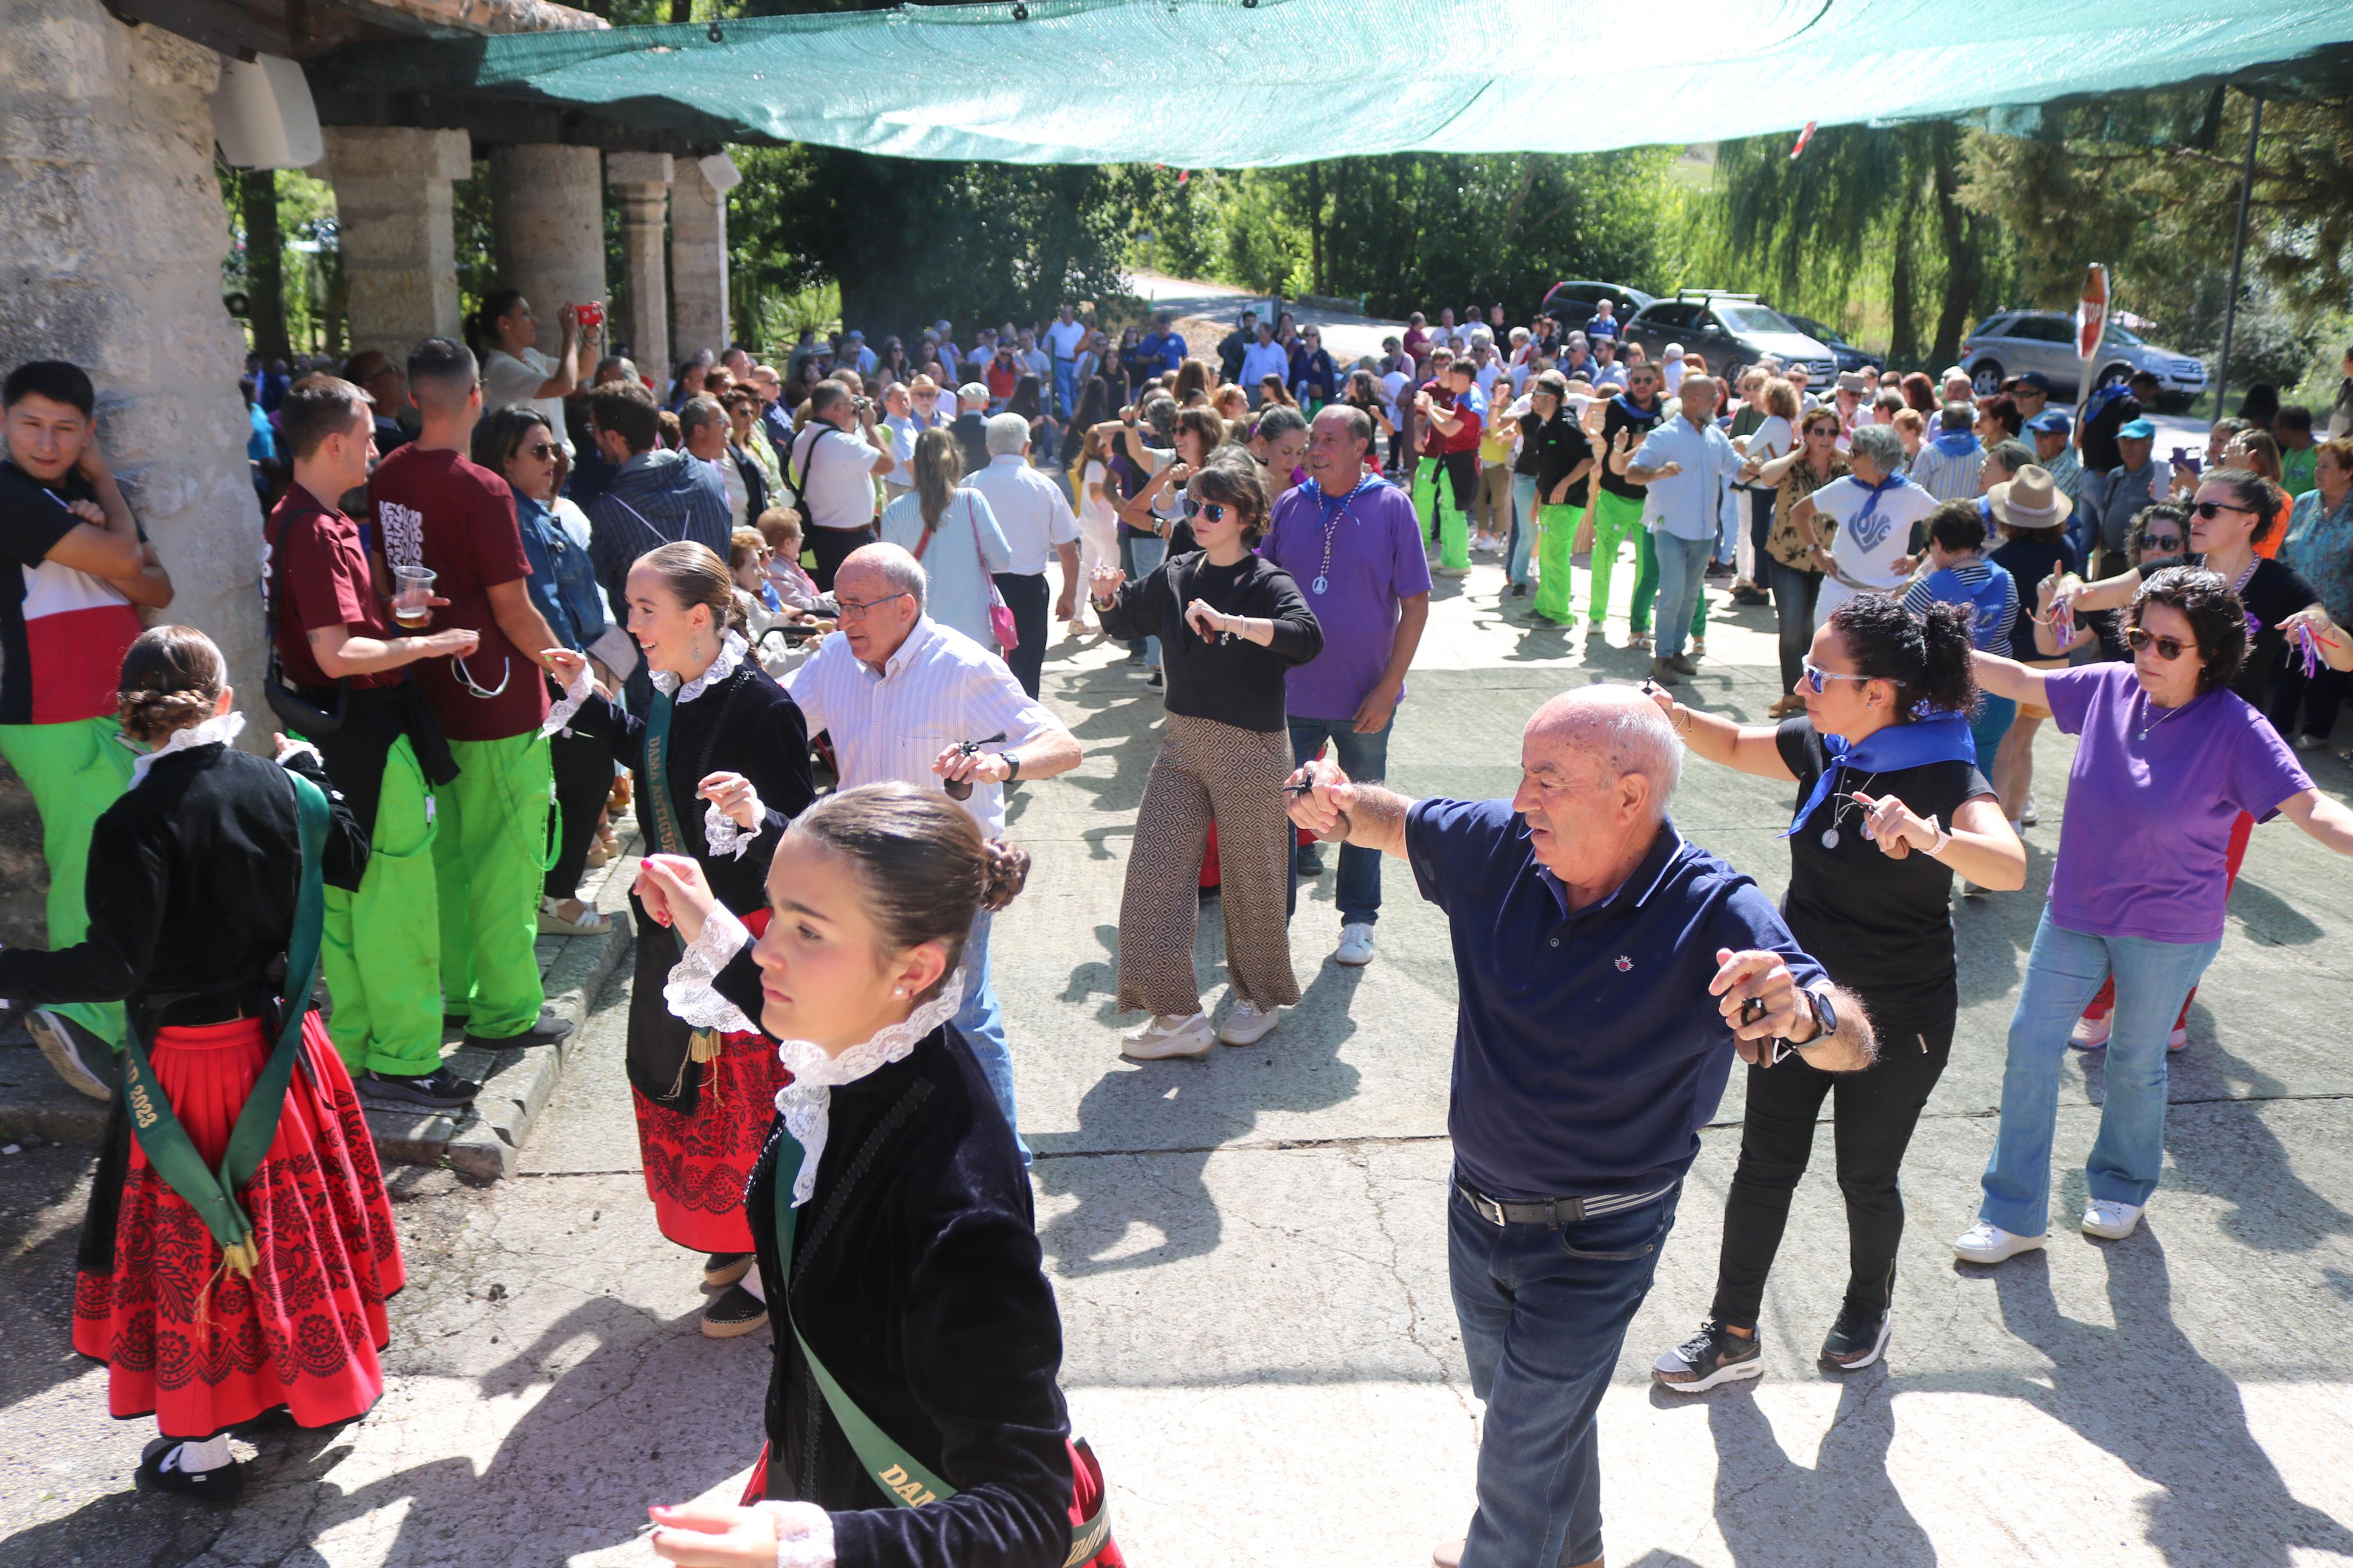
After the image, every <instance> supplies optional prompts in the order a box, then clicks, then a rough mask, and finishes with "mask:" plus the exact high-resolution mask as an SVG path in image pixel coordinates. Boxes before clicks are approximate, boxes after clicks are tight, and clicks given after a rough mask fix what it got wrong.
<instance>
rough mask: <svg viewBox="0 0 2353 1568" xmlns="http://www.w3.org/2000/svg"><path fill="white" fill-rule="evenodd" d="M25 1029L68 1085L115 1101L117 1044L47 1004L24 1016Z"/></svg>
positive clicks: (95, 1097)
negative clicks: (54, 1010) (115, 1047)
mask: <svg viewBox="0 0 2353 1568" xmlns="http://www.w3.org/2000/svg"><path fill="white" fill-rule="evenodd" d="M25 1032H26V1034H28V1035H30V1036H32V1037H33V1044H35V1045H37V1046H38V1047H40V1048H41V1055H43V1056H44V1057H47V1058H48V1061H49V1065H50V1066H51V1067H53V1068H57V1069H58V1077H59V1078H61V1079H65V1080H66V1086H67V1087H68V1088H69V1089H73V1090H75V1091H76V1092H78V1093H80V1094H86V1095H88V1096H90V1099H92V1100H112V1099H113V1098H114V1083H115V1079H116V1077H117V1076H118V1074H119V1073H120V1072H121V1068H119V1067H118V1066H117V1065H116V1062H115V1059H114V1047H111V1046H110V1045H108V1044H107V1043H106V1042H105V1041H104V1040H101V1039H100V1038H99V1037H97V1036H96V1035H94V1034H92V1033H90V1031H89V1030H88V1029H85V1028H83V1027H82V1026H80V1025H79V1024H77V1023H75V1022H74V1021H73V1020H72V1019H71V1018H69V1017H67V1016H65V1015H64V1014H63V1013H58V1012H53V1011H51V1010H50V1009H48V1008H47V1007H36V1008H34V1009H33V1011H32V1013H31V1014H30V1015H29V1016H26V1019H25Z"/></svg>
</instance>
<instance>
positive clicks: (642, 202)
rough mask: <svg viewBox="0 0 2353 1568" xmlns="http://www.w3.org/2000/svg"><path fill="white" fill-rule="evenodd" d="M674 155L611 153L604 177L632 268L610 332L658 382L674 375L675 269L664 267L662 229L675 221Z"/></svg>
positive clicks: (626, 259)
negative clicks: (616, 201) (616, 197)
mask: <svg viewBox="0 0 2353 1568" xmlns="http://www.w3.org/2000/svg"><path fill="white" fill-rule="evenodd" d="M670 177H671V163H670V154H669V153H607V154H606V157H605V181H606V183H607V184H609V185H611V186H612V187H613V189H614V190H616V191H617V192H618V193H620V197H621V255H622V258H623V263H622V264H623V266H624V267H625V268H627V269H628V270H627V276H626V277H624V278H623V279H622V284H621V305H622V309H621V310H620V313H619V316H618V319H617V321H615V322H614V323H613V324H612V325H611V326H610V327H608V328H607V337H609V338H610V339H611V341H612V342H617V343H621V342H625V343H628V345H629V353H631V354H632V355H633V356H634V357H635V358H636V360H637V362H638V369H639V370H641V371H643V372H644V373H645V374H648V375H649V376H652V377H653V378H654V380H655V381H656V383H658V384H659V383H661V382H662V379H663V378H664V377H665V376H667V375H669V374H670V271H669V268H667V267H666V266H664V265H663V258H662V243H663V239H664V235H663V230H664V228H665V227H667V226H668V225H669V222H670Z"/></svg>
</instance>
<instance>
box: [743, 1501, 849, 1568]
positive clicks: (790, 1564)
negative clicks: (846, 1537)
mask: <svg viewBox="0 0 2353 1568" xmlns="http://www.w3.org/2000/svg"><path fill="white" fill-rule="evenodd" d="M754 1507H757V1508H762V1509H765V1510H767V1511H768V1512H770V1513H771V1514H774V1515H775V1516H776V1568H834V1560H833V1515H831V1514H829V1513H828V1512H826V1511H825V1510H823V1509H821V1508H819V1507H818V1506H817V1504H815V1503H813V1502H776V1501H765V1502H760V1503H756V1504H754Z"/></svg>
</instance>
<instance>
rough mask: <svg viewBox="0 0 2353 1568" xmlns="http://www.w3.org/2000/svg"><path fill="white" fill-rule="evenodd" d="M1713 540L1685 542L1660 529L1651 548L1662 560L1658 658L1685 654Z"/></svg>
mask: <svg viewBox="0 0 2353 1568" xmlns="http://www.w3.org/2000/svg"><path fill="white" fill-rule="evenodd" d="M1713 548H1715V539H1714V538H1713V537H1710V538H1705V539H1685V538H1683V536H1681V535H1680V534H1673V533H1669V532H1668V531H1666V530H1665V529H1663V528H1662V529H1658V530H1656V531H1653V532H1652V533H1651V549H1653V550H1655V551H1657V552H1658V556H1659V608H1658V616H1659V623H1658V624H1659V657H1660V658H1673V657H1674V656H1675V655H1676V654H1679V653H1681V652H1683V643H1684V642H1685V641H1686V640H1687V639H1688V638H1689V637H1690V636H1691V618H1692V612H1693V611H1694V610H1696V609H1698V608H1699V595H1700V589H1701V588H1702V587H1703V586H1704V585H1705V584H1706V582H1707V552H1709V551H1710V550H1711V549H1713Z"/></svg>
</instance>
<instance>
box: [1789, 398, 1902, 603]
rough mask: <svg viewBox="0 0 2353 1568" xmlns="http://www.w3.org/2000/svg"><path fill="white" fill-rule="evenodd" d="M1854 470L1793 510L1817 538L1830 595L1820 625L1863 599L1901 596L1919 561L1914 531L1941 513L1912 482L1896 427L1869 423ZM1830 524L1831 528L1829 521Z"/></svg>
mask: <svg viewBox="0 0 2353 1568" xmlns="http://www.w3.org/2000/svg"><path fill="white" fill-rule="evenodd" d="M1848 460H1849V461H1850V462H1852V464H1853V466H1854V471H1853V472H1852V474H1850V475H1848V476H1847V477H1846V478H1845V479H1832V480H1831V482H1830V483H1829V484H1826V485H1824V486H1823V487H1822V488H1821V489H1818V490H1816V491H1814V493H1813V494H1811V495H1810V496H1808V497H1807V498H1806V499H1805V500H1801V501H1799V503H1798V504H1797V505H1796V506H1795V507H1793V508H1791V509H1790V512H1789V516H1790V519H1791V521H1794V522H1796V524H1797V525H1798V526H1799V528H1800V529H1806V530H1810V531H1812V532H1813V534H1814V537H1815V545H1814V563H1815V564H1816V565H1817V566H1819V567H1820V569H1821V572H1822V575H1823V582H1822V591H1821V595H1820V597H1818V598H1817V599H1815V601H1814V625H1815V626H1820V625H1822V623H1823V622H1825V621H1827V620H1829V619H1830V618H1831V611H1832V610H1835V609H1837V608H1838V607H1839V606H1840V605H1843V604H1845V603H1846V602H1847V601H1848V600H1849V599H1852V598H1853V597H1854V596H1855V595H1857V594H1893V593H1894V592H1895V591H1896V590H1897V589H1899V588H1901V587H1903V586H1904V584H1905V582H1906V581H1907V580H1909V579H1910V577H1911V575H1912V570H1913V568H1914V567H1915V566H1917V565H1918V564H1919V561H1918V558H1917V557H1916V556H1915V555H1914V554H1913V553H1912V526H1913V524H1915V523H1916V522H1920V521H1924V520H1925V519H1926V517H1927V515H1928V514H1929V513H1930V512H1932V511H1934V510H1936V497H1934V496H1932V495H1930V494H1929V493H1928V492H1927V491H1926V490H1925V489H1921V488H1920V487H1919V486H1918V485H1915V484H1914V483H1913V482H1912V481H1911V480H1910V479H1905V477H1904V443H1903V442H1902V440H1900V439H1899V438H1898V437H1896V434H1895V431H1894V427H1893V426H1886V425H1864V426H1859V427H1857V429H1856V430H1855V433H1854V450H1853V451H1852V453H1850V454H1849V455H1848ZM1825 521H1827V522H1829V523H1830V524H1831V527H1830V528H1829V530H1828V531H1825V530H1824V529H1823V528H1822V526H1821V524H1822V523H1823V522H1825Z"/></svg>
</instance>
